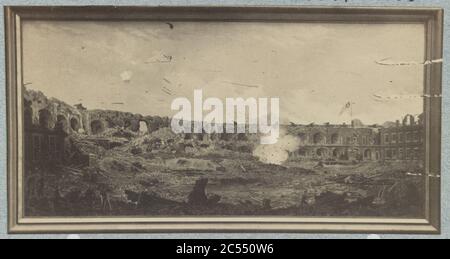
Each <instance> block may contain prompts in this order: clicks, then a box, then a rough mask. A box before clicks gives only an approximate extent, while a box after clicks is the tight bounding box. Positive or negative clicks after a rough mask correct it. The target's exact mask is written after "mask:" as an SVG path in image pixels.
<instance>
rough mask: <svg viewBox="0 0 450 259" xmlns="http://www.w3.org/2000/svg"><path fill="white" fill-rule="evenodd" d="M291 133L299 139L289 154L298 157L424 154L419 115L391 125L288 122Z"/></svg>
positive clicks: (364, 158) (377, 158)
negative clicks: (297, 145) (294, 148)
mask: <svg viewBox="0 0 450 259" xmlns="http://www.w3.org/2000/svg"><path fill="white" fill-rule="evenodd" d="M288 132H289V134H291V135H294V136H297V137H298V138H299V139H300V141H301V145H300V146H301V147H300V149H299V150H298V151H297V152H296V153H294V154H291V155H292V156H294V157H296V158H299V159H316V160H341V161H386V160H419V159H421V157H422V156H423V154H424V152H423V151H424V136H425V135H424V123H423V115H420V116H417V117H415V116H412V115H407V116H405V117H404V119H403V121H402V123H401V122H400V121H397V122H396V124H395V125H390V124H387V125H384V126H378V125H373V126H364V125H362V123H359V121H353V122H352V125H346V124H343V125H331V124H326V125H314V124H311V125H292V126H289V127H288Z"/></svg>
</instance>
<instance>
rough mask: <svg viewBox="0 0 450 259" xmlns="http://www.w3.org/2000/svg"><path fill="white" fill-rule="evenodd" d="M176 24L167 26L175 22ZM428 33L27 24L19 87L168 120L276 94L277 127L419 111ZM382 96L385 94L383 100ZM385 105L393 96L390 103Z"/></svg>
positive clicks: (379, 28)
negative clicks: (182, 105) (203, 103)
mask: <svg viewBox="0 0 450 259" xmlns="http://www.w3.org/2000/svg"><path fill="white" fill-rule="evenodd" d="M171 25H173V28H172V26H171ZM424 33H425V29H424V26H423V25H419V24H417V25H412V24H410V25H401V24H398V25H394V24H372V25H368V24H358V25H356V24H355V25H351V24H334V25H331V24H296V23H289V24H282V23H184V22H183V23H173V24H166V23H159V22H126V23H120V22H109V23H107V22H96V23H93V22H89V23H87V22H25V23H24V26H23V38H24V44H23V47H24V81H25V83H31V84H30V85H28V87H29V88H32V89H35V90H40V91H42V92H44V93H45V94H46V95H47V96H50V97H56V98H58V99H61V100H63V101H65V102H67V103H69V104H76V103H83V104H84V106H86V107H87V108H88V109H97V108H99V109H113V110H120V111H128V112H133V113H140V114H143V115H162V116H172V115H174V114H175V112H174V111H171V110H170V105H171V102H172V100H173V99H174V98H176V97H188V98H192V96H193V90H194V89H203V90H204V94H205V95H206V97H219V98H225V97H244V98H246V97H279V98H280V116H281V118H282V122H284V123H286V122H295V123H310V122H316V123H324V122H331V123H342V122H347V123H348V122H349V120H350V116H349V114H348V113H346V114H343V115H339V113H340V111H341V110H342V107H343V106H344V105H345V104H346V103H347V102H349V101H351V102H353V103H354V105H353V115H354V118H358V119H360V120H362V121H363V122H364V123H367V124H373V123H384V122H385V121H393V120H396V119H399V118H400V117H402V116H403V115H405V114H419V113H421V112H422V109H423V103H422V99H421V98H418V96H420V95H421V94H422V93H423V75H424V72H423V71H424V66H423V65H419V64H413V65H410V66H383V65H380V64H377V63H376V61H382V62H384V63H398V62H415V63H420V62H424V49H425V47H424V39H425V36H424ZM380 97H381V98H380ZM384 97H396V98H393V99H387V98H384Z"/></svg>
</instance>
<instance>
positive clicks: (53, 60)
mask: <svg viewBox="0 0 450 259" xmlns="http://www.w3.org/2000/svg"><path fill="white" fill-rule="evenodd" d="M6 15H7V20H6V21H7V27H6V28H7V43H8V48H7V51H8V60H7V65H8V71H7V75H8V98H9V99H8V108H9V195H10V196H9V213H10V217H9V218H10V231H12V232H18V233H21V232H70V231H78V232H148V231H157V232H173V231H234V232H248V231H278V232H280V231H281V232H286V231H293V232H340V231H341V232H372V233H375V232H383V233H384V232H385V233H388V232H389V233H391V232H396V233H397V232H411V233H438V232H439V215H440V201H439V200H440V199H439V197H440V188H439V185H440V120H441V117H440V116H441V111H440V102H441V99H440V98H441V85H440V84H441V64H442V62H443V61H442V50H441V48H442V45H441V41H442V35H441V34H442V18H441V16H442V13H441V11H440V10H437V9H436V10H435V9H409V10H402V9H377V8H372V9H364V8H338V9H321V8H274V7H272V8H251V7H248V8H238V7H236V8H212V7H209V8H208V7H203V8H201V7H198V8H144V7H142V8H132V7H128V8H127V7H122V8H110V7H96V8H94V7H79V8H72V7H65V8H63V7H60V8H46V7H29V8H26V7H20V8H7V9H6Z"/></svg>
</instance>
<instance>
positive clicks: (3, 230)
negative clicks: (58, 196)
mask: <svg viewBox="0 0 450 259" xmlns="http://www.w3.org/2000/svg"><path fill="white" fill-rule="evenodd" d="M327 2H328V1H320V4H326V3H327ZM329 2H330V3H332V4H335V5H336V4H338V5H351V4H355V5H358V4H359V5H361V4H364V5H367V4H368V3H367V2H368V1H349V2H350V3H344V1H342V3H341V2H340V1H337V2H336V1H329ZM392 2H393V1H371V4H372V3H373V5H381V4H384V5H387V4H392ZM395 2H396V3H397V1H395ZM444 2H445V1H415V2H414V3H409V2H408V3H407V4H409V5H420V4H427V5H433V6H442V7H444V6H445V5H447V6H445V7H448V4H447V3H444ZM2 3H3V4H18V3H23V4H36V3H44V4H45V3H46V2H45V1H3V2H2ZM64 3H65V4H69V3H70V1H65V2H64ZM89 3H95V4H115V2H114V1H96V2H89V1H77V2H76V4H89ZM135 3H136V4H144V3H145V4H149V5H150V4H153V5H155V4H165V5H169V4H173V5H177V4H178V5H186V4H193V5H205V4H211V1H169V2H163V1H135ZM313 3H314V1H277V2H276V4H277V5H279V4H287V5H288V4H308V5H311V4H313ZM51 4H58V2H57V1H56V2H55V1H52V2H51ZM72 4H73V3H72ZM214 4H217V1H215V3H214ZM222 4H227V5H233V4H235V5H236V4H241V5H243V4H252V5H257V4H270V1H245V3H244V1H241V2H239V1H224V2H223V3H222ZM272 4H273V3H272ZM446 28H448V26H446ZM2 33H3V31H2ZM407 44H408V43H407V42H405V45H407ZM2 53H3V51H2ZM447 53H448V52H446V54H447ZM379 62H385V63H386V62H389V61H386V60H379ZM445 69H446V71H448V67H447V65H446V66H445ZM443 74H444V75H446V74H448V73H446V72H445V71H444V73H443ZM1 76H2V77H4V74H3V73H2V74H1ZM121 77H122V79H123V80H125V81H126V80H129V79H130V77H132V75H130V74H129V73H127V72H126V71H125V72H124V73H123V74H121ZM445 79H446V78H445ZM445 82H447V81H445ZM445 85H446V84H445ZM1 90H2V91H4V89H1ZM444 94H445V90H444ZM3 96H4V94H3ZM391 97H392V96H391ZM444 98H445V100H446V101H447V102H446V103H448V99H449V98H448V97H444ZM0 101H1V105H2V109H3V113H2V114H1V116H2V117H3V116H4V98H1V99H0ZM444 110H445V108H444ZM446 122H447V124H446ZM3 123H4V120H2V126H3V128H4V124H3ZM446 125H448V115H447V114H445V115H444V130H443V133H444V139H445V140H447V137H448V135H446V134H447V133H445V132H448V130H445V129H446V127H447V126H446ZM4 132H5V131H2V134H4ZM4 139H5V137H4V136H2V139H1V141H2V142H1V144H2V149H3V150H5V143H4ZM444 146H445V147H446V148H445V151H444V154H443V156H444V157H445V155H446V154H448V153H447V152H448V151H447V149H448V143H445V145H444ZM1 159H2V165H3V166H5V163H4V160H5V158H4V157H2V158H1ZM443 170H444V174H445V172H446V171H447V170H448V165H445V164H444V169H443ZM445 182H446V178H445V177H444V184H443V185H444V186H448V185H446V184H445ZM5 186H6V184H5V179H4V178H2V186H1V187H2V190H3V191H4V190H5V189H6V188H5ZM3 193H5V192H3ZM444 193H447V190H445V189H444ZM5 197H6V194H5V195H2V196H1V199H2V200H1V204H5ZM445 197H448V195H447V194H445ZM447 200H448V199H444V201H445V202H444V211H446V210H447V208H448V207H447V206H446V204H447V203H446V201H447ZM5 209H6V208H5V207H3V206H2V212H1V213H2V223H3V226H2V234H3V233H5V232H6V231H5V225H4V224H5V223H6V220H5V217H6V210H5ZM443 220H444V221H446V220H447V218H446V214H445V213H443ZM443 232H444V233H447V232H448V228H447V224H444V229H443ZM100 236H102V237H114V235H100ZM131 236H133V235H123V236H120V237H122V238H126V237H131ZM209 236H210V237H244V238H253V237H254V238H256V237H293V238H302V237H308V238H323V237H336V236H334V235H307V236H306V235H291V234H289V235H280V234H278V235H268V234H265V235H256V234H252V235H250V234H244V235H231V234H227V235H221V234H213V235H209ZM55 237H58V236H55ZM59 237H63V238H64V237H65V236H59ZM83 237H90V236H89V235H83ZM97 237H98V235H97ZM139 237H145V238H158V237H175V236H171V235H140V236H139ZM176 237H179V235H177V236H176ZM185 237H186V238H189V237H206V235H204V234H202V235H196V234H186V235H185ZM338 237H344V235H342V236H338ZM345 237H352V238H366V237H367V236H365V235H352V236H345ZM398 237H401V236H398Z"/></svg>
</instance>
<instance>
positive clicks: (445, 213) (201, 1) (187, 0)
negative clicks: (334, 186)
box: [0, 0, 450, 239]
mask: <svg viewBox="0 0 450 259" xmlns="http://www.w3.org/2000/svg"><path fill="white" fill-rule="evenodd" d="M0 4H1V5H2V9H1V10H0V23H1V25H0V27H1V29H0V38H1V39H2V40H1V41H0V60H5V52H4V40H3V39H4V29H3V28H4V24H3V20H4V19H3V5H148V6H157V5H164V6H177V5H178V6H180V5H181V6H186V5H220V6H226V5H228V6H230V5H231V6H233V5H240V6H243V5H299V6H301V5H310V6H313V5H314V6H316V5H334V6H413V7H421V6H422V7H442V8H444V9H445V13H446V16H445V26H444V28H445V45H444V46H445V55H444V71H443V76H444V83H443V85H444V87H443V88H444V89H443V91H444V99H443V129H442V137H443V140H442V142H443V150H442V175H443V176H444V177H443V183H442V186H443V190H442V196H443V204H442V205H443V206H442V220H443V227H442V235H440V236H417V235H367V234H366V235H335V234H333V235H331V234H311V235H305V234H217V233H216V234H187V233H186V234H145V235H144V234H142V235H131V234H129V235H124V234H120V235H119V234H107V235H106V234H105V235H84V234H83V235H77V234H76V233H74V234H73V235H7V231H6V224H7V221H6V215H7V208H6V198H7V195H6V100H5V87H4V84H5V83H4V82H5V72H4V71H5V69H4V62H3V61H0V64H1V65H0V82H1V84H2V86H1V87H0V154H1V155H0V172H1V175H0V238H72V239H77V238H80V237H81V238H145V239H158V238H181V239H191V238H218V239H225V238H245V239H252V238H275V239H279V238H363V239H366V238H370V239H378V238H402V239H410V238H449V237H450V215H449V206H450V189H449V187H450V185H449V183H450V182H449V180H450V179H449V178H448V177H446V176H447V174H448V173H449V170H450V160H449V159H446V158H448V157H449V152H450V139H449V137H450V128H449V126H450V123H449V122H450V110H449V109H448V107H449V105H450V94H449V93H448V83H449V77H448V75H449V74H450V73H449V72H450V71H449V70H450V66H449V64H448V63H447V62H446V61H447V60H448V57H449V55H450V47H449V46H448V45H447V42H448V40H450V38H449V33H450V1H448V0H364V1H363V0H347V2H346V0H216V1H214V0H184V1H183V0H165V1H164V0H159V1H158V0H129V1H117V0H116V1H114V0H0ZM405 44H407V42H406V43H405Z"/></svg>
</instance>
